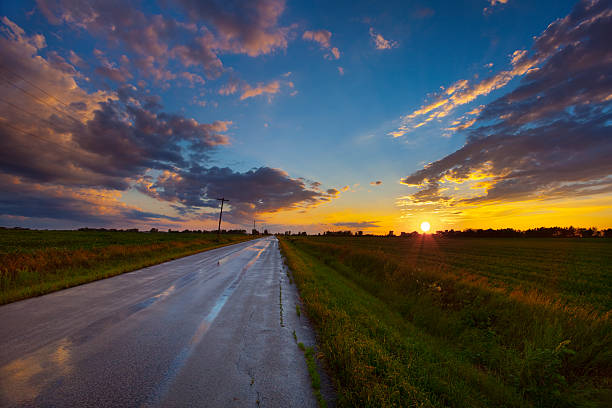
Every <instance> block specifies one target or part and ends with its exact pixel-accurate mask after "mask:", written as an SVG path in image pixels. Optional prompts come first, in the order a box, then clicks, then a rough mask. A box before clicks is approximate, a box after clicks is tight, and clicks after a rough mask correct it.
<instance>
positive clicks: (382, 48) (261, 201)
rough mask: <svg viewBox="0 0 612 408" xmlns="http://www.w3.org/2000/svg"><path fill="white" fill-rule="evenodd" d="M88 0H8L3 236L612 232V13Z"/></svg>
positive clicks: (578, 8) (0, 200)
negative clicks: (126, 231)
mask: <svg viewBox="0 0 612 408" xmlns="http://www.w3.org/2000/svg"><path fill="white" fill-rule="evenodd" d="M79 4H80V5H79V7H77V5H76V3H74V1H73V0H59V1H57V2H50V1H48V0H36V1H34V0H26V1H23V2H12V3H9V4H6V5H3V8H2V12H1V14H0V56H1V59H0V61H2V62H0V79H2V81H0V82H1V83H0V87H2V91H3V92H2V96H1V97H0V134H1V135H0V143H1V147H2V149H0V151H1V152H2V153H0V187H1V188H0V226H7V227H12V226H20V227H30V228H60V229H70V228H79V227H108V228H140V229H148V228H151V227H155V228H159V229H168V228H172V229H207V230H212V229H215V228H216V223H217V214H218V208H217V205H218V202H217V201H216V199H217V198H218V197H226V198H229V200H230V201H229V202H228V203H226V206H227V207H225V208H224V227H225V228H227V229H245V230H247V231H250V230H251V228H252V224H253V220H257V222H258V223H259V224H260V225H264V224H265V225H267V226H268V229H269V230H271V231H285V230H292V231H307V232H309V233H314V232H322V231H327V230H351V231H365V232H372V233H376V234H386V233H387V232H388V231H390V230H393V231H396V232H397V231H406V232H410V231H420V224H421V223H422V222H423V221H424V220H427V221H428V222H430V224H431V232H435V231H436V230H446V229H455V230H461V229H467V228H475V229H478V228H485V229H486V228H515V229H521V230H525V229H528V228H536V227H553V226H559V227H569V226H574V227H585V228H589V227H597V228H598V229H606V228H612V164H611V162H610V159H609V158H610V157H612V142H611V141H610V136H609V135H610V134H611V133H612V132H611V131H612V129H611V124H612V83H610V81H609V80H608V79H607V78H610V77H611V75H612V67H611V66H610V63H609V59H607V58H606V56H607V55H608V54H609V46H607V45H606V44H607V41H606V40H607V38H606V33H608V31H607V27H609V26H610V24H611V21H610V20H611V18H612V17H610V16H611V13H610V10H609V5H608V3H606V2H605V1H602V0H599V1H594V2H589V1H578V2H576V1H570V0H563V1H554V2H553V1H550V2H538V4H537V5H534V4H533V2H528V1H526V0H510V1H507V2H495V4H492V3H490V2H486V1H483V2H481V4H479V3H478V2H470V3H465V4H462V3H461V2H452V3H450V4H449V3H448V2H431V3H430V4H428V5H427V6H418V5H409V4H405V3H404V2H397V3H393V2H390V3H385V4H384V5H379V6H378V7H373V6H372V5H371V4H369V3H367V2H357V3H351V4H350V6H346V5H342V4H335V3H330V4H325V5H322V6H320V7H319V8H313V7H312V6H311V5H310V4H309V3H303V2H293V3H286V2H285V1H284V0H266V1H265V2H264V1H263V0H255V1H251V2H237V3H236V4H235V5H234V6H232V7H229V6H227V5H224V4H222V3H217V2H207V3H205V4H195V3H194V2H192V1H190V0H173V1H170V2H159V1H156V0H148V1H145V2H138V3H127V4H119V3H114V2H105V1H98V0H88V1H86V2H82V4H81V3H79ZM81 5H82V7H81ZM458 16H460V17H458ZM517 21H521V24H520V25H517V24H516V22H517ZM570 50H571V52H570Z"/></svg>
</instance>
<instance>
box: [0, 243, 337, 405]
mask: <svg viewBox="0 0 612 408" xmlns="http://www.w3.org/2000/svg"><path fill="white" fill-rule="evenodd" d="M283 268H284V267H283V265H282V259H281V256H280V253H279V250H278V241H277V240H276V239H275V238H273V237H267V238H262V239H259V240H255V241H249V242H244V243H240V244H235V245H232V246H228V247H224V248H218V249H215V250H211V251H207V252H203V253H200V254H196V255H192V256H189V257H185V258H181V259H177V260H175V261H170V262H167V263H164V264H160V265H156V266H152V267H149V268H145V269H141V270H138V271H135V272H131V273H127V274H123V275H119V276H116V277H113V278H109V279H105V280H100V281H97V282H92V283H89V284H86V285H82V286H78V287H74V288H70V289H66V290H63V291H60V292H56V293H52V294H49V295H46V296H42V297H38V298H33V299H28V300H24V301H20V302H16V303H12V304H9V305H5V306H1V307H0V406H70V407H74V406H79V407H124V406H130V407H141V406H145V407H146V406H164V407H187V406H198V407H250V406H251V407H258V406H261V407H316V406H317V404H316V400H315V399H314V396H313V393H312V389H311V387H310V378H309V376H308V372H307V368H306V363H305V361H304V357H303V354H302V352H301V351H300V350H299V349H298V347H297V345H296V343H295V340H294V338H293V334H292V331H293V330H295V331H296V333H297V336H298V338H299V340H300V341H303V342H304V343H305V344H306V345H308V344H313V343H314V337H313V333H312V331H311V330H310V329H309V327H308V325H307V323H306V322H305V321H304V316H303V315H302V317H301V318H300V317H298V316H297V313H296V310H295V304H296V303H298V302H299V299H298V296H297V293H296V289H295V286H294V285H291V284H289V280H288V278H287V275H286V272H285V270H284V269H283ZM281 305H282V308H281ZM324 382H325V381H324Z"/></svg>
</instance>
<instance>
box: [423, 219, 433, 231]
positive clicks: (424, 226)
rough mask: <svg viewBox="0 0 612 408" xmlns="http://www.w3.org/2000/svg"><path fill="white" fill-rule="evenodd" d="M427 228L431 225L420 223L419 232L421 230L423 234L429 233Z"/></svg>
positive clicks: (425, 222)
mask: <svg viewBox="0 0 612 408" xmlns="http://www.w3.org/2000/svg"><path fill="white" fill-rule="evenodd" d="M429 228H431V225H429V223H428V222H427V221H423V222H422V223H421V230H422V231H423V232H427V231H429Z"/></svg>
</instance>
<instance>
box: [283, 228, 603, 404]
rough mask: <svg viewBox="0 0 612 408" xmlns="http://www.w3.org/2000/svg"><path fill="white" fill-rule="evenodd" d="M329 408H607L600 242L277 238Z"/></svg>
mask: <svg viewBox="0 0 612 408" xmlns="http://www.w3.org/2000/svg"><path fill="white" fill-rule="evenodd" d="M281 249H282V251H283V254H284V256H285V258H286V263H287V264H288V266H289V268H290V269H291V271H292V273H293V277H294V280H295V282H296V284H297V285H298V287H299V289H300V294H301V297H302V301H303V304H304V307H305V310H306V312H307V314H308V315H309V317H310V319H311V321H312V322H313V324H314V325H315V328H316V329H317V333H318V344H319V350H318V352H319V353H320V355H322V356H323V357H324V358H325V360H326V361H327V364H328V366H329V369H330V371H331V373H332V374H333V376H334V377H335V381H336V385H337V388H338V401H339V405H340V406H347V407H348V406H371V407H379V406H415V407H443V406H451V407H609V406H612V311H611V309H612V240H610V239H546V238H517V239H514V238H472V239H470V238H446V239H443V238H434V237H431V236H421V237H415V238H383V237H284V238H282V239H281Z"/></svg>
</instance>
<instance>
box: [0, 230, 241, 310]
mask: <svg viewBox="0 0 612 408" xmlns="http://www.w3.org/2000/svg"><path fill="white" fill-rule="evenodd" d="M251 238H252V236H251V235H245V234H221V235H220V236H219V238H217V235H216V234H215V233H192V232H189V233H164V232H151V233H144V232H126V231H93V230H92V231H35V230H9V229H0V304H4V303H9V302H13V301H16V300H20V299H25V298H28V297H32V296H38V295H42V294H45V293H49V292H53V291H56V290H60V289H64V288H68V287H71V286H76V285H80V284H83V283H86V282H91V281H94V280H97V279H103V278H108V277H110V276H114V275H118V274H121V273H124V272H129V271H133V270H136V269H140V268H144V267H146V266H151V265H155V264H158V263H161V262H165V261H169V260H171V259H176V258H180V257H183V256H186V255H191V254H195V253H197V252H201V251H205V250H208V249H213V248H217V247H220V246H224V245H229V244H234V243H238V242H242V241H246V240H249V239H251Z"/></svg>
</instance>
